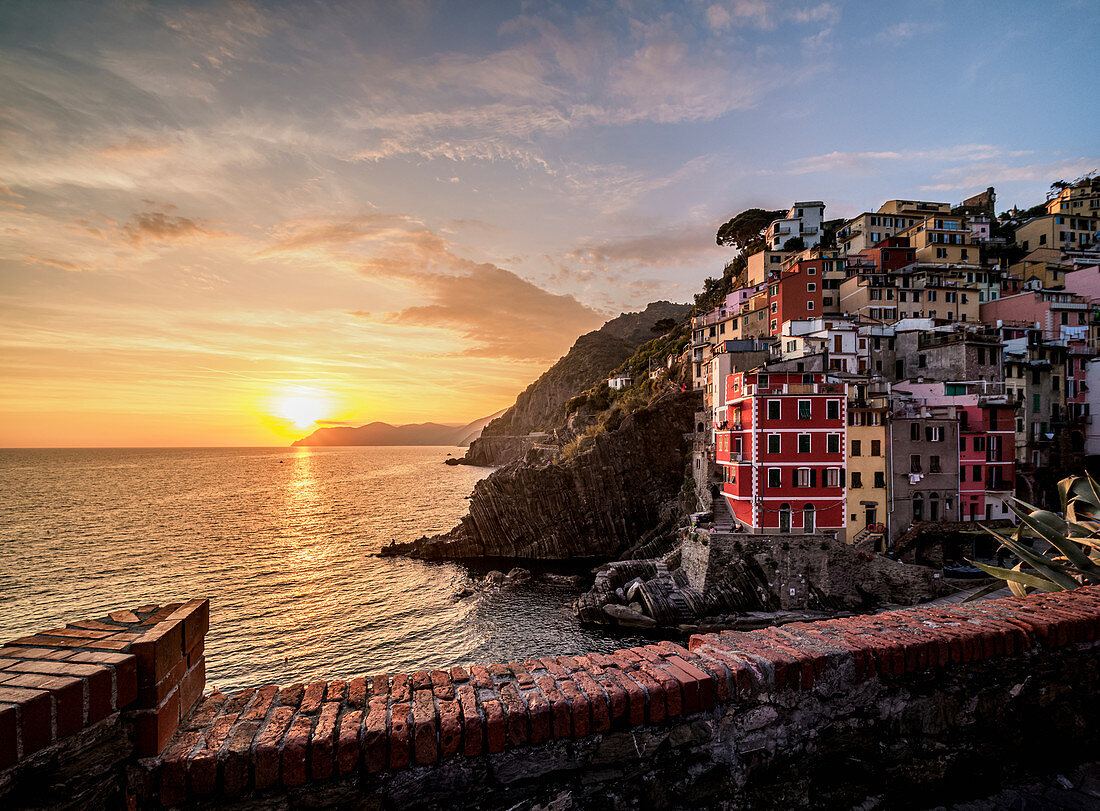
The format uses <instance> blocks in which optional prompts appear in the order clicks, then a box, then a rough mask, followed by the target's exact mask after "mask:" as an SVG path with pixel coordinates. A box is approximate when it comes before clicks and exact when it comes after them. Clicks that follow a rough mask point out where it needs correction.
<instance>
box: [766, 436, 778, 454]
mask: <svg viewBox="0 0 1100 811" xmlns="http://www.w3.org/2000/svg"><path fill="white" fill-rule="evenodd" d="M768 453H779V434H768Z"/></svg>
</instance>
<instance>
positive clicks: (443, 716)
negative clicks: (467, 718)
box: [439, 699, 462, 757]
mask: <svg viewBox="0 0 1100 811" xmlns="http://www.w3.org/2000/svg"><path fill="white" fill-rule="evenodd" d="M461 746H462V707H461V705H460V704H459V703H458V702H457V701H454V700H450V701H448V700H446V699H442V700H440V702H439V751H440V754H441V755H442V756H443V757H450V756H451V755H453V754H454V753H455V752H457V751H458V750H459V747H461Z"/></svg>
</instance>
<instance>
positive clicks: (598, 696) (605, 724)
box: [573, 670, 611, 735]
mask: <svg viewBox="0 0 1100 811" xmlns="http://www.w3.org/2000/svg"><path fill="white" fill-rule="evenodd" d="M573 683H574V684H576V685H577V686H578V687H579V688H581V690H583V691H584V694H585V695H586V696H588V704H589V707H590V708H591V710H592V729H593V731H595V732H606V731H607V730H609V729H611V707H610V706H609V703H608V699H607V694H606V693H605V692H604V691H603V688H602V687H600V685H599V684H597V683H596V680H595V679H593V678H592V677H591V676H589V675H588V674H587V673H586V672H585V671H583V670H578V671H576V672H575V673H573ZM575 734H576V726H575V725H574V735H575Z"/></svg>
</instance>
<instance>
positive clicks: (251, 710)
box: [241, 684, 279, 721]
mask: <svg viewBox="0 0 1100 811" xmlns="http://www.w3.org/2000/svg"><path fill="white" fill-rule="evenodd" d="M278 693H279V688H278V687H277V686H275V685H274V684H268V685H265V686H263V687H260V688H259V689H257V690H256V692H255V693H253V695H252V702H251V703H250V704H249V705H248V708H247V709H246V710H245V712H244V714H243V715H242V716H241V720H243V721H262V720H264V718H266V717H267V712H268V710H270V709H271V706H272V705H273V704H274V703H275V696H276V695H278Z"/></svg>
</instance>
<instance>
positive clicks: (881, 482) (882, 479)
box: [875, 470, 886, 487]
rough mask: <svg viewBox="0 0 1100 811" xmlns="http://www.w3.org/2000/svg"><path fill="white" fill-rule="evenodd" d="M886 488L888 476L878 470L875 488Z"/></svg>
mask: <svg viewBox="0 0 1100 811" xmlns="http://www.w3.org/2000/svg"><path fill="white" fill-rule="evenodd" d="M885 486H886V474H885V473H883V472H882V471H881V470H876V471H875V487H885Z"/></svg>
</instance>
